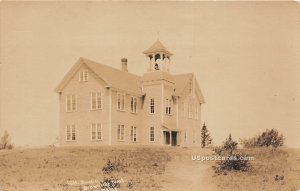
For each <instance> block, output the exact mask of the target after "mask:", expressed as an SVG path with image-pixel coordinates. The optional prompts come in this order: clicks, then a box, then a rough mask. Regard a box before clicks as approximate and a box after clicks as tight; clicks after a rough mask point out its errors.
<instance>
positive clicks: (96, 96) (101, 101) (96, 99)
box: [90, 92, 103, 111]
mask: <svg viewBox="0 0 300 191" xmlns="http://www.w3.org/2000/svg"><path fill="white" fill-rule="evenodd" d="M93 94H95V102H96V105H95V109H93ZM98 94H100V107H98V106H99V104H98V101H99V100H98ZM90 95H91V96H90V100H91V103H90V106H91V107H90V109H91V110H92V111H95V110H101V109H102V104H103V99H102V92H91V94H90Z"/></svg>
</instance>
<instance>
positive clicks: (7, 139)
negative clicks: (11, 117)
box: [0, 130, 13, 150]
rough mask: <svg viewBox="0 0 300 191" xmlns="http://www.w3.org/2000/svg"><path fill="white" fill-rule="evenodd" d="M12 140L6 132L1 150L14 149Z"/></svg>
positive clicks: (1, 139)
mask: <svg viewBox="0 0 300 191" xmlns="http://www.w3.org/2000/svg"><path fill="white" fill-rule="evenodd" d="M12 148H13V144H11V138H10V135H9V134H8V132H7V131H6V130H5V131H4V134H3V136H2V137H1V138H0V150H1V149H12Z"/></svg>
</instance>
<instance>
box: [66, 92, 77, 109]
mask: <svg viewBox="0 0 300 191" xmlns="http://www.w3.org/2000/svg"><path fill="white" fill-rule="evenodd" d="M73 111H77V96H76V95H75V94H70V95H66V112H68V113H69V112H73Z"/></svg>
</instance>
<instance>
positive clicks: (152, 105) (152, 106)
mask: <svg viewBox="0 0 300 191" xmlns="http://www.w3.org/2000/svg"><path fill="white" fill-rule="evenodd" d="M154 107H155V103H154V98H150V113H154V112H155V108H154Z"/></svg>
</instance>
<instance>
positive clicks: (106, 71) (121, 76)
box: [55, 58, 205, 103]
mask: <svg viewBox="0 0 300 191" xmlns="http://www.w3.org/2000/svg"><path fill="white" fill-rule="evenodd" d="M82 65H86V66H87V67H88V68H89V69H90V70H91V71H93V72H94V73H95V74H96V75H97V76H98V77H99V78H100V79H102V80H103V81H104V83H105V84H106V86H108V87H112V88H117V89H120V90H123V91H127V92H132V93H135V94H139V95H144V93H143V92H142V88H141V84H142V80H145V79H146V78H148V77H147V75H144V76H143V77H141V76H138V75H135V74H131V73H128V72H125V71H122V70H119V69H116V68H112V67H110V66H107V65H104V64H100V63H96V62H94V61H92V60H89V59H86V58H80V59H79V60H78V61H77V62H76V63H75V65H74V66H73V67H72V68H71V70H70V71H69V72H68V73H67V74H66V75H65V77H64V78H63V79H62V81H61V82H60V83H59V84H58V86H57V87H56V88H55V91H56V92H58V93H59V92H62V90H63V89H64V87H65V86H66V85H67V84H68V82H69V81H70V80H71V78H72V77H73V76H74V75H75V74H76V72H77V71H78V69H79V68H80V67H81V66H82ZM159 75H162V76H158V77H160V78H161V79H164V80H167V81H170V82H172V83H175V84H174V85H175V94H176V95H178V96H180V95H182V93H183V91H184V90H185V88H186V87H187V86H188V85H190V82H191V81H192V80H193V79H194V78H195V76H194V74H193V73H187V74H177V75H171V74H159ZM160 78H157V79H160ZM194 83H195V93H196V95H197V96H198V98H199V100H200V102H201V103H204V102H205V101H204V98H203V95H202V92H201V89H200V87H199V85H198V82H197V80H194Z"/></svg>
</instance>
